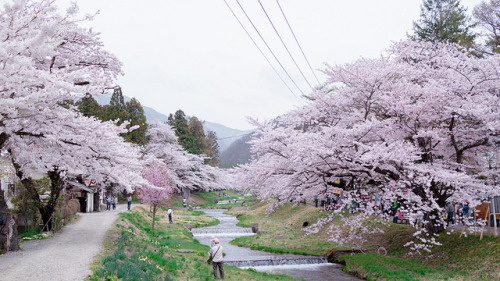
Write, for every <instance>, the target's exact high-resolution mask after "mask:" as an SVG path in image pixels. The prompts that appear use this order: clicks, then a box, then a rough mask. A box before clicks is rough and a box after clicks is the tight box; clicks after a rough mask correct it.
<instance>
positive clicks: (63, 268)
mask: <svg viewBox="0 0 500 281" xmlns="http://www.w3.org/2000/svg"><path fill="white" fill-rule="evenodd" d="M126 210H127V205H126V204H122V205H118V206H117V207H116V210H114V211H102V212H99V213H88V214H87V213H79V215H80V216H81V218H80V220H79V221H78V222H76V223H74V224H70V225H68V226H66V227H64V228H63V230H62V231H61V232H59V233H57V234H56V235H55V236H54V237H52V238H49V239H45V240H35V241H26V242H23V243H21V249H22V250H21V251H19V252H10V253H7V254H5V255H0V280H1V281H4V280H5V281H14V280H23V281H24V280H57V281H59V280H61V281H66V280H80V281H81V280H84V279H85V278H86V277H87V275H89V274H90V273H91V271H90V266H91V265H92V262H93V261H94V259H95V257H96V256H97V254H99V252H100V251H101V248H102V245H103V241H104V234H105V233H106V231H107V230H108V229H109V228H110V227H111V225H112V224H113V222H114V221H115V220H116V219H117V218H118V213H119V212H123V211H126Z"/></svg>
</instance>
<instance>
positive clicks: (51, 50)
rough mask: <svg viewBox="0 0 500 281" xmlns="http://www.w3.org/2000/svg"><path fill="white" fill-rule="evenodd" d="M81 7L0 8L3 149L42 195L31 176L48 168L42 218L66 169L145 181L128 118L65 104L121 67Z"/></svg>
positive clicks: (102, 85)
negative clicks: (106, 118) (103, 118)
mask: <svg viewBox="0 0 500 281" xmlns="http://www.w3.org/2000/svg"><path fill="white" fill-rule="evenodd" d="M77 11H78V8H77V6H76V5H75V4H73V5H72V6H71V7H70V8H68V10H67V11H66V13H65V14H64V15H60V14H59V13H58V11H57V8H56V7H55V5H54V1H33V0H15V1H13V2H12V3H11V4H5V5H4V7H3V10H1V11H0V38H1V40H0V64H1V68H0V82H1V83H0V151H2V152H3V153H4V154H5V153H7V155H8V158H9V160H10V161H12V163H13V165H14V167H15V170H16V174H17V175H18V176H19V178H20V179H21V181H22V182H23V184H24V185H25V186H26V188H27V189H28V191H30V194H31V196H32V198H33V199H34V200H36V201H38V202H40V201H41V200H40V194H39V193H38V191H37V190H36V189H35V188H34V187H33V184H32V181H31V179H30V176H31V175H32V174H33V173H38V174H47V175H48V176H49V178H50V180H51V192H50V195H49V199H48V202H47V204H46V205H43V206H42V205H41V207H40V213H41V216H42V220H43V221H44V223H46V222H48V220H49V219H50V216H51V215H52V212H53V211H54V208H55V203H56V201H57V199H58V198H59V194H60V192H61V189H62V184H63V179H64V178H65V177H68V176H75V175H79V174H83V173H85V174H91V175H92V176H93V177H94V178H96V179H97V180H100V179H104V178H109V179H112V180H114V181H116V182H118V183H120V184H121V186H123V187H125V188H127V189H129V190H131V189H132V188H133V187H134V186H137V185H139V184H142V183H143V182H144V180H143V179H142V177H141V176H140V172H139V171H140V167H141V165H140V163H139V151H138V150H137V149H136V148H134V147H132V146H131V145H130V144H127V143H125V142H123V140H122V139H121V138H120V137H119V136H118V134H119V133H124V132H126V131H127V130H126V129H125V127H124V126H123V125H122V126H121V127H118V126H115V124H113V123H112V122H107V123H103V122H100V121H98V120H96V119H94V118H87V117H83V116H81V115H80V114H79V113H76V112H75V110H73V109H72V108H67V107H65V106H63V105H64V104H65V102H66V101H68V100H74V99H76V98H78V97H82V96H84V95H85V94H86V93H91V94H94V95H95V94H97V95H98V94H102V93H103V92H104V91H105V90H106V89H110V88H112V87H114V85H113V83H114V79H115V78H116V76H117V75H119V74H121V63H120V62H119V61H118V60H117V59H116V58H115V57H114V56H113V55H111V54H110V53H108V52H106V51H104V50H103V44H102V42H101V41H100V39H99V34H98V33H95V32H93V31H92V30H91V29H85V28H82V27H80V26H79V23H80V22H83V21H88V20H91V19H92V17H91V16H86V17H84V18H79V17H78V16H77ZM2 238H4V237H0V239H2ZM12 239H16V238H12ZM16 243H17V242H16Z"/></svg>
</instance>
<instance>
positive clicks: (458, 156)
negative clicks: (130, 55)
mask: <svg viewBox="0 0 500 281" xmlns="http://www.w3.org/2000/svg"><path fill="white" fill-rule="evenodd" d="M325 74H326V75H327V76H328V80H327V82H326V83H325V84H324V85H323V86H322V87H321V89H319V90H318V91H315V92H314V93H312V94H311V96H310V97H309V100H310V101H309V103H308V104H307V105H306V106H303V107H302V108H299V109H296V110H294V111H292V112H290V113H288V114H286V115H284V116H281V117H280V118H278V119H277V120H275V121H273V122H263V123H259V122H254V123H255V125H257V126H259V130H258V131H257V132H256V134H255V135H254V138H253V140H252V142H251V143H252V152H253V153H255V154H256V155H257V156H256V158H255V159H254V160H253V161H252V163H250V164H249V165H246V166H242V167H241V168H240V171H239V173H241V174H240V176H239V177H237V178H240V179H241V181H240V184H241V185H243V186H244V187H249V188H253V189H255V190H256V191H257V192H259V194H260V195H261V196H262V197H264V198H278V199H279V200H281V202H286V201H287V200H288V199H290V198H294V199H295V200H296V201H298V202H300V201H303V200H310V199H313V198H315V197H317V196H323V195H326V194H328V193H329V192H330V189H331V188H332V187H335V186H336V187H341V188H342V189H343V190H344V200H343V203H344V205H349V204H351V203H352V202H353V201H354V202H358V203H359V202H363V204H360V207H361V208H360V209H361V210H359V211H361V213H362V215H361V216H358V217H356V216H354V217H350V218H349V219H346V220H345V222H346V224H350V225H351V226H356V227H357V228H358V229H359V228H364V226H363V224H362V223H361V221H363V218H365V219H366V218H367V217H366V215H370V214H375V213H379V211H377V206H375V203H374V202H373V201H367V200H366V194H377V195H380V196H381V200H382V201H385V200H389V201H390V202H394V201H396V200H397V201H399V202H401V203H402V205H403V208H405V210H406V211H408V212H409V214H410V220H411V221H412V222H414V221H415V220H416V219H417V217H418V212H421V213H422V214H423V215H424V220H423V222H424V224H425V229H424V230H425V231H426V233H427V234H435V233H439V232H440V231H442V230H443V229H444V224H443V221H442V219H441V218H440V217H441V216H440V214H441V212H442V210H443V208H444V206H445V203H446V201H447V200H449V199H450V198H452V196H453V197H454V198H460V199H470V200H473V202H472V203H473V204H474V203H478V201H477V200H475V199H477V198H478V197H479V196H488V195H492V194H494V193H496V194H498V192H499V191H498V187H495V186H494V185H493V184H492V183H493V182H492V171H491V170H490V169H487V168H486V166H485V165H482V164H481V163H484V160H483V158H484V156H483V155H484V153H485V152H487V151H491V150H498V141H499V136H500V106H499V105H500V103H499V102H500V97H499V86H498V85H499V81H500V56H498V55H493V56H489V57H484V58H477V57H473V56H470V55H469V54H468V52H466V51H465V50H463V49H461V47H459V46H457V45H453V44H432V43H426V42H400V43H396V44H394V45H393V46H392V48H391V49H390V50H389V51H388V53H387V54H386V55H384V56H381V58H379V59H360V60H358V61H356V62H354V63H350V64H346V65H342V66H327V69H326V70H325ZM337 212H339V213H340V212H341V210H337ZM322 223H324V222H322ZM322 223H320V224H322ZM364 230H365V231H368V230H367V229H364ZM332 234H333V239H334V240H337V241H339V237H340V236H339V235H337V234H339V233H332ZM353 236H356V235H353Z"/></svg>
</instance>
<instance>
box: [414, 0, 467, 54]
mask: <svg viewBox="0 0 500 281" xmlns="http://www.w3.org/2000/svg"><path fill="white" fill-rule="evenodd" d="M466 11H467V9H466V8H465V7H463V6H461V5H460V0H424V2H423V4H422V6H421V7H420V19H419V20H418V21H416V22H413V31H414V35H413V36H410V38H412V39H414V40H423V41H430V42H452V43H458V44H460V45H462V46H464V47H467V48H472V47H473V46H474V39H475V34H473V33H472V32H471V28H472V27H473V25H472V24H471V23H470V18H469V17H468V16H467V14H466Z"/></svg>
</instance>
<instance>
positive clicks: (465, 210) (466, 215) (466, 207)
mask: <svg viewBox="0 0 500 281" xmlns="http://www.w3.org/2000/svg"><path fill="white" fill-rule="evenodd" d="M462 213H463V216H464V221H463V223H464V225H465V224H466V223H469V203H468V202H465V205H464V207H463V208H462Z"/></svg>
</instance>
